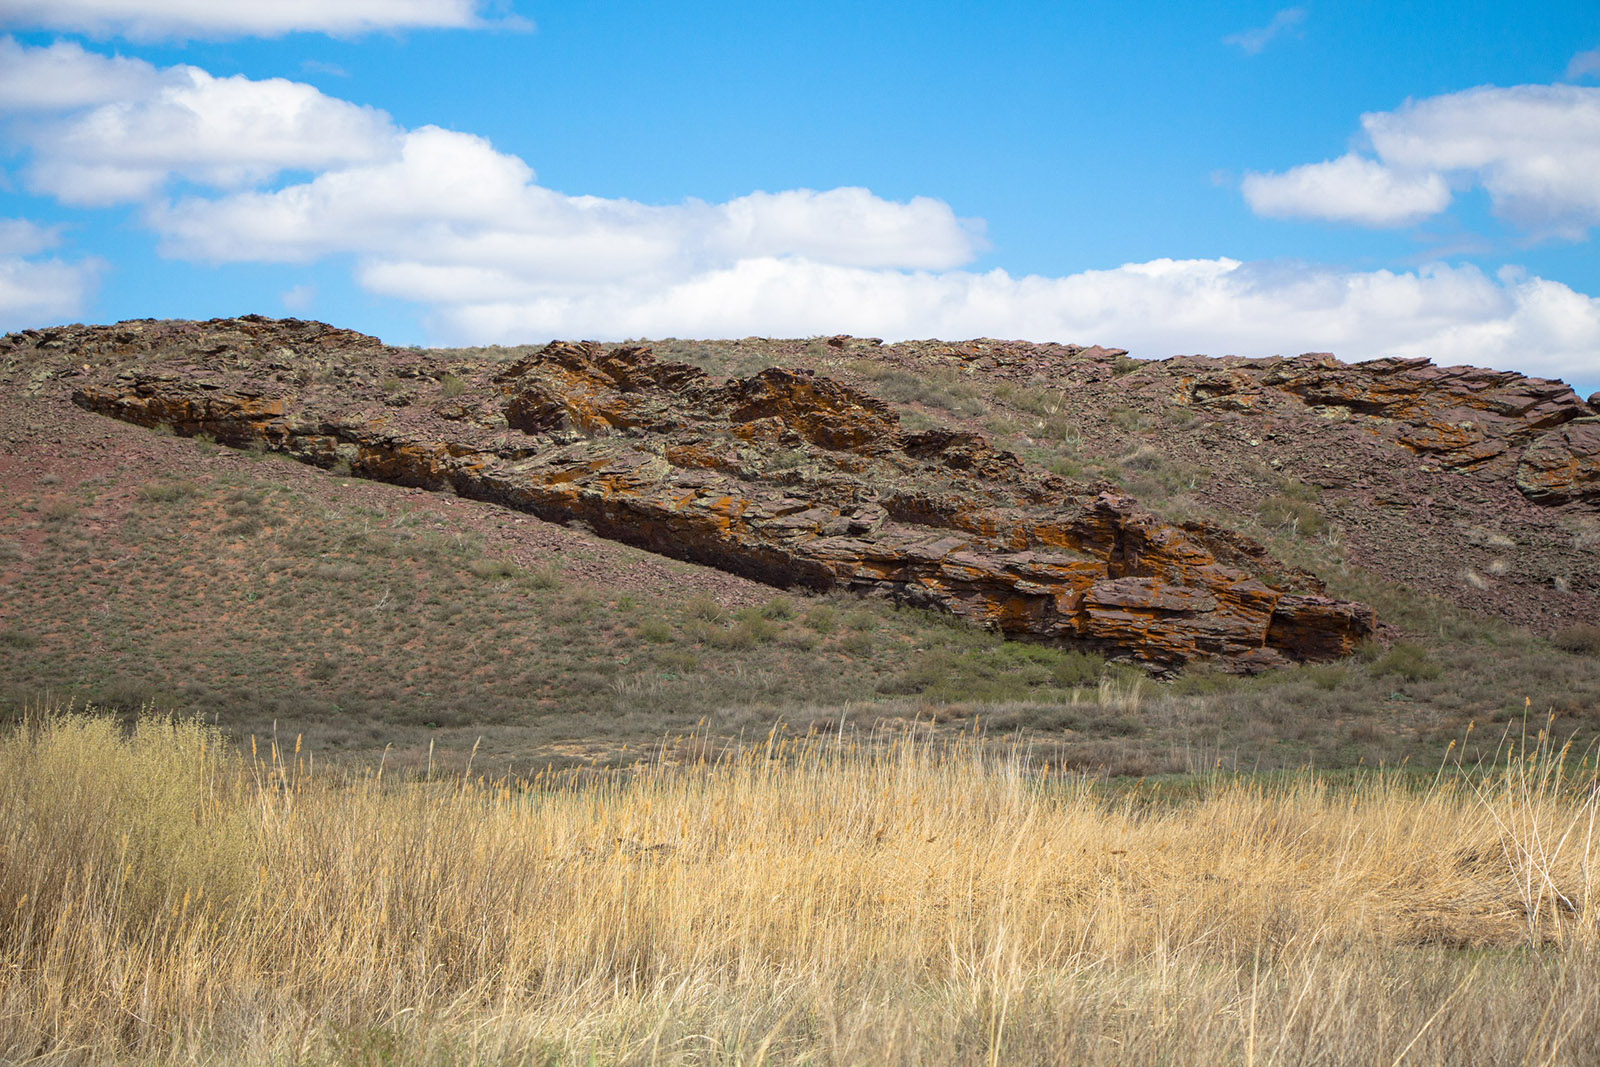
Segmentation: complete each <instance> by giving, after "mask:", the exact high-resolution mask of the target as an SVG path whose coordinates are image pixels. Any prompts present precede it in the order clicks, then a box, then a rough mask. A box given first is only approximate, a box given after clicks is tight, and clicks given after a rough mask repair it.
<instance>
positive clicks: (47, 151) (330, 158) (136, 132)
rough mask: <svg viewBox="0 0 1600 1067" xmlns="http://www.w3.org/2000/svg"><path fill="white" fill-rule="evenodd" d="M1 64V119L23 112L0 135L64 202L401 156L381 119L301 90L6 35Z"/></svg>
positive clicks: (34, 186)
mask: <svg viewBox="0 0 1600 1067" xmlns="http://www.w3.org/2000/svg"><path fill="white" fill-rule="evenodd" d="M0 61H6V65H4V66H0V71H4V73H0V113H4V112H11V113H13V114H22V115H23V117H20V118H16V119H13V121H12V122H11V123H10V124H9V126H8V127H7V132H8V134H9V136H10V137H11V139H12V140H13V141H15V142H18V143H20V144H21V145H23V146H24V147H25V148H27V149H28V150H29V152H30V154H31V158H30V161H29V163H28V164H27V166H26V167H25V168H24V179H25V181H26V182H27V184H28V187H29V188H30V189H31V190H33V191H35V192H41V193H48V194H50V195H52V196H54V197H56V198H57V199H59V200H61V201H63V202H66V203H71V204H90V205H101V204H111V203H119V202H130V201H139V200H145V199H148V198H150V197H151V196H153V195H154V194H155V193H156V192H158V191H159V190H160V189H161V187H162V186H163V185H165V184H166V183H167V182H168V181H169V180H170V179H172V178H182V179H186V180H189V181H193V182H201V183H205V184H208V185H213V186H217V187H222V188H237V187H240V186H244V185H250V184H254V183H259V182H262V181H265V180H267V179H270V178H272V177H273V176H274V175H276V174H278V173H280V172H282V171H285V170H324V169H327V168H329V167H335V166H341V165H345V164H349V163H354V162H364V161H368V160H373V159H377V158H380V157H383V156H386V155H392V154H394V153H395V152H397V151H398V149H399V144H400V132H399V130H397V129H396V128H395V127H394V125H393V124H392V123H391V122H390V120H389V117H388V116H387V115H385V114H384V113H383V112H381V111H378V110H376V109H374V108H370V107H362V106H359V105H356V104H352V103H349V102H347V101H344V100H339V99H336V98H334V97H330V96H325V95H324V94H322V93H321V92H319V91H318V90H317V89H315V88H313V87H312V86H310V85H306V84H304V83H302V82H292V81H287V80H285V79H282V78H269V79H266V80H261V81H256V80H252V79H249V78H245V77H243V76H234V77H229V78H217V77H213V76H212V75H211V74H209V73H207V72H206V71H204V70H201V69H199V68H198V67H190V66H179V67H171V68H168V69H166V70H157V69H156V68H154V67H152V66H150V65H149V64H146V63H142V62H140V61H137V60H122V59H111V58H107V57H104V56H98V55H95V54H93V53H86V52H84V51H82V50H81V49H79V48H78V47H77V46H76V45H62V44H57V45H52V46H50V47H47V48H26V47H22V46H19V45H18V44H17V43H16V42H15V41H13V40H11V39H9V38H8V39H3V40H0Z"/></svg>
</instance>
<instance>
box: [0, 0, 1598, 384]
mask: <svg viewBox="0 0 1600 1067" xmlns="http://www.w3.org/2000/svg"><path fill="white" fill-rule="evenodd" d="M0 34H5V35H6V36H4V37H0V145H3V150H4V155H0V328H6V329H14V328H20V327H23V326H33V325H42V324H47V323H50V322H57V321H65V320H72V319H81V320H85V321H113V320H116V319H120V318H129V317H138V316H162V317H166V316H181V317H209V316H212V315H230V314H240V313H244V312H248V311H257V312H262V313H265V314H271V315H286V314H292V315H299V316H302V317H313V318H320V319H324V320H327V321H330V322H334V323H336V324H339V325H344V326H350V327H353V328H356V329H361V330H366V331H368V332H372V333H376V334H378V335H379V336H381V337H383V338H384V339H385V340H388V341H391V342H393V343H402V344H403V343H488V342H503V343H511V342H528V341H540V340H545V339H548V338H550V337H553V336H569V337H570V336H584V337H630V336H666V335H677V336H743V335H746V334H762V335H770V336H793V335H801V336H805V335H813V334H822V333H836V332H852V333H858V334H870V335H877V336H884V337H889V338H899V337H923V336H942V337H952V338H953V337H966V336H976V335H989V336H1007V337H1025V338H1029V339H1033V340H1057V341H1068V342H1078V343H1084V344H1089V343H1100V344H1106V345H1117V346H1121V347H1126V348H1129V349H1131V350H1133V351H1134V353H1135V354H1136V355H1140V356H1156V357H1159V356H1166V355H1171V354H1174V353H1178V352H1209V353H1212V354H1223V353H1229V352H1233V353H1239V354H1244V355H1268V354H1272V353H1283V354H1294V353H1297V352H1301V351H1315V350H1331V351H1334V352H1335V353H1336V354H1339V355H1341V356H1343V357H1345V358H1349V359H1361V358H1371V357H1374V356H1380V355H1387V354H1414V355H1426V356H1429V357H1431V358H1433V359H1434V360H1435V361H1436V362H1439V363H1444V364H1450V363H1478V364H1484V365H1490V366H1499V367H1504V368H1506V369H1516V370H1521V371H1524V372H1526V373H1533V374H1542V375H1546V376H1553V377H1563V378H1565V379H1566V380H1568V381H1569V382H1572V383H1573V384H1575V385H1576V386H1577V387H1578V388H1579V389H1580V392H1583V393H1585V394H1586V393H1587V392H1589V391H1593V390H1596V389H1600V300H1597V299H1596V298H1595V297H1596V295H1597V294H1600V255H1597V251H1596V248H1595V245H1594V234H1595V231H1596V228H1597V227H1600V179H1597V178H1595V175H1596V174H1600V9H1596V7H1595V6H1594V4H1593V3H1592V0H1590V2H1587V3H1578V2H1574V3H1544V4H1541V5H1538V6H1537V13H1536V14H1530V13H1529V11H1528V9H1527V8H1526V7H1522V6H1519V5H1512V4H1489V3H1460V2H1458V3H1451V4H1442V3H1441V4H1410V5H1405V6H1404V7H1403V8H1401V7H1399V6H1398V5H1390V4H1357V3H1350V4H1340V5H1328V4H1322V5H1319V4H1314V3H1308V4H1302V5H1296V6H1283V5H1279V4H1271V3H1268V4H1214V5H1165V4H1163V5H1156V4H1148V3H1129V2H1123V3H1082V4H1061V3H1055V4H1044V3H1000V4H991V5H986V6H984V7H982V8H981V9H980V8H979V7H977V6H976V5H971V4H947V3H924V4H917V5H907V4H872V3H859V2H858V3H849V4H845V3H839V4H831V3H817V4H806V5H745V4H716V3H701V4H685V5H678V6H676V7H673V8H671V9H663V8H662V7H660V6H658V5H645V4H639V3H622V2H617V3H606V2H596V3H587V4H582V5H578V4H540V3H537V2H533V0H514V2H512V3H509V4H506V3H500V4H494V3H480V2H476V0H232V2H230V3H229V4H226V5H218V4H213V3H207V2H203V0H143V2H136V0H0Z"/></svg>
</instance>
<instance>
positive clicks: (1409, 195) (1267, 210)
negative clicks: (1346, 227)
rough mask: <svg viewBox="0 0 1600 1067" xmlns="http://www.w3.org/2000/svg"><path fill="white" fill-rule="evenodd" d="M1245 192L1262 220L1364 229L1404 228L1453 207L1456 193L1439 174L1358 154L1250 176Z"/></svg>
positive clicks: (1248, 200)
mask: <svg viewBox="0 0 1600 1067" xmlns="http://www.w3.org/2000/svg"><path fill="white" fill-rule="evenodd" d="M1242 189H1243V192H1244V198H1245V200H1246V201H1247V202H1248V203H1249V204H1250V209H1251V210H1252V211H1254V212H1255V213H1256V214H1258V215H1268V216H1271V217H1274V218H1295V217H1300V218H1320V219H1329V220H1332V221H1336V222H1358V223H1361V224H1362V225H1364V226H1404V225H1406V224H1408V223H1412V222H1417V221H1418V220H1420V219H1424V218H1427V217H1428V216H1429V215H1435V214H1438V213H1439V212H1441V211H1443V210H1444V209H1445V208H1446V207H1447V206H1448V205H1449V203H1450V187H1449V185H1447V184H1446V183H1445V180H1444V179H1443V178H1442V177H1440V176H1439V175H1438V174H1434V173H1430V172H1427V171H1424V172H1422V173H1406V172H1403V171H1396V170H1392V169H1390V168H1389V167H1386V166H1384V165H1383V164H1381V163H1376V162H1374V161H1373V160H1370V159H1364V158H1362V157H1361V156H1358V155H1353V154H1348V155H1343V156H1340V157H1339V158H1338V159H1333V160H1329V161H1328V162H1326V163H1307V164H1304V165H1303V166H1299V167H1295V168H1293V169H1292V170H1289V171H1287V172H1285V173H1283V174H1247V175H1245V179H1244V182H1243V185H1242Z"/></svg>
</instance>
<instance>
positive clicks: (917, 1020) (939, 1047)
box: [0, 714, 1600, 1065]
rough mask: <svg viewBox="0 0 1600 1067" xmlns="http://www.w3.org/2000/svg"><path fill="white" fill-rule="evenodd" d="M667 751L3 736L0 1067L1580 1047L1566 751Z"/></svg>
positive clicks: (69, 724) (1590, 1020)
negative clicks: (349, 761)
mask: <svg viewBox="0 0 1600 1067" xmlns="http://www.w3.org/2000/svg"><path fill="white" fill-rule="evenodd" d="M687 740H688V741H689V742H690V743H689V744H688V745H687V746H684V745H679V746H667V745H662V746H660V747H659V748H658V749H657V750H656V752H655V753H654V754H653V757H652V758H646V759H642V760H641V761H639V762H638V763H636V764H634V765H633V766H630V767H624V768H618V769H611V770H594V769H588V770H569V771H554V770H552V771H546V772H544V773H542V774H540V775H539V776H537V777H535V778H534V779H532V780H516V779H500V778H496V777H495V776H493V775H484V774H480V773H479V772H477V771H474V770H470V769H463V770H461V771H460V772H452V773H439V772H437V771H436V772H435V773H433V774H431V775H430V774H427V773H426V770H424V771H423V772H422V773H413V774H406V773H397V772H396V771H395V770H394V768H392V767H386V766H383V765H379V766H375V767H371V768H368V769H367V770H366V771H364V772H356V771H352V770H349V769H328V768H326V767H325V766H324V764H323V762H322V761H318V760H314V759H313V758H312V754H311V753H310V752H309V751H307V750H305V749H303V748H302V747H301V745H300V744H299V743H298V742H297V741H296V740H294V739H291V738H286V737H283V736H281V735H280V737H279V738H278V740H277V742H276V743H274V742H270V741H265V740H259V739H258V740H257V741H256V742H255V743H254V744H251V745H248V746H246V747H244V748H242V749H241V748H239V747H237V746H235V745H234V744H232V743H230V742H228V741H227V740H226V739H225V738H224V737H223V736H222V735H221V734H220V733H219V732H217V731H216V730H215V729H214V728H212V727H207V726H205V725H202V724H200V723H198V722H196V721H195V720H193V719H188V720H174V719H167V718H159V717H152V716H146V717H144V718H142V719H141V720H140V721H139V722H138V723H137V724H136V725H135V726H134V727H133V728H132V729H131V730H130V729H125V728H124V727H122V726H120V725H119V724H118V723H117V722H116V721H114V720H113V719H112V718H110V717H106V716H91V715H84V714H66V715H62V714H55V715H47V716H40V717H35V718H33V719H31V720H30V721H27V722H24V723H22V724H19V725H16V726H14V727H13V728H12V729H10V731H9V732H8V733H7V734H6V735H5V736H4V737H3V739H0V782H4V783H5V787H4V788H3V789H0V1060H4V1061H6V1062H20V1063H74V1064H75V1063H83V1064H96V1063H107V1064H110V1063H134V1062H138V1063H214V1062H229V1063H248V1064H268V1063H272V1064H301V1063H304V1064H322V1063H327V1064H332V1063H364V1064H467V1063H526V1064H567V1063H571V1064H611V1063H627V1064H631V1063H638V1064H649V1063H663V1064H756V1063H808V1064H819V1065H820V1064H855V1063H950V1064H964V1063H973V1064H980V1063H981V1064H993V1063H1151V1064H1155V1063H1241V1064H1267V1063H1285V1064H1324V1063H1326V1064H1333V1063H1361V1064H1373V1063H1381V1064H1433V1063H1437V1064H1460V1063H1475V1064H1481V1063H1542V1064H1545V1063H1547V1064H1566V1063H1570V1064H1592V1063H1594V1062H1596V1061H1597V1060H1600V919H1597V916H1600V911H1597V909H1596V904H1597V903H1600V901H1597V900H1596V897H1597V895H1600V849H1597V842H1596V841H1595V829H1596V826H1595V823H1596V816H1597V804H1600V801H1597V779H1596V772H1595V766H1594V764H1593V762H1592V760H1586V759H1583V758H1579V757H1578V756H1575V755H1573V754H1571V753H1567V752H1564V751H1561V750H1559V749H1556V748H1555V747H1554V746H1553V745H1552V744H1551V742H1550V740H1549V735H1548V733H1544V732H1535V733H1534V734H1533V735H1532V736H1529V737H1523V736H1521V732H1520V729H1519V730H1518V735H1517V736H1515V737H1512V738H1509V739H1507V740H1505V741H1504V742H1502V743H1501V744H1500V750H1499V755H1498V756H1497V757H1495V758H1494V759H1492V760H1490V761H1487V762H1486V763H1485V764H1483V765H1481V766H1477V767H1473V766H1460V765H1458V764H1457V763H1456V757H1455V753H1457V752H1459V747H1455V748H1452V749H1451V751H1450V753H1449V754H1448V755H1447V758H1446V762H1445V763H1444V764H1442V765H1440V767H1439V769H1438V771H1437V773H1435V774H1424V773H1418V772H1415V771H1412V772H1411V773H1398V772H1376V771H1374V772H1369V773H1365V774H1361V775H1357V776H1354V777H1349V778H1346V779H1341V780H1339V781H1337V782H1336V781H1334V780H1332V779H1329V778H1321V779H1319V778H1316V777H1313V776H1310V775H1293V774H1291V775H1284V776H1275V777H1271V778H1262V777H1255V778H1252V777H1250V776H1239V775H1215V776H1207V777H1200V778H1194V779H1190V780H1188V781H1186V782H1184V783H1182V788H1181V789H1169V788H1168V786H1167V784H1165V783H1145V784H1144V785H1142V786H1140V787H1138V788H1129V789H1123V790H1118V791H1107V790H1105V789H1103V788H1100V787H1097V786H1096V785H1095V784H1094V782H1093V780H1092V779H1088V778H1085V777H1083V776H1079V775H1076V774H1072V773H1068V772H1064V771H1062V770H1061V769H1059V768H1058V767H1053V766H1051V765H1049V764H1048V763H1046V762H1044V761H1043V760H1041V759H1040V758H1039V754H1038V753H1037V752H1033V751H1030V750H1028V749H1027V747H1026V746H1022V745H1012V746H1006V745H996V744H994V743H985V742H984V741H983V740H982V739H978V738H972V737H959V736H958V737H950V736H948V735H936V734H931V733H918V732H915V731H912V732H901V733H897V734H894V735H888V734H885V735H882V736H877V737H873V736H871V735H867V736H859V735H855V734H853V733H850V732H846V733H844V734H839V733H830V734H826V735H824V734H820V733H813V734H811V735H809V736H798V737H795V736H787V735H783V734H781V733H779V732H777V731H774V733H773V734H772V735H771V736H770V738H768V739H765V740H762V739H755V740H754V741H752V742H751V743H749V744H747V745H745V746H744V747H742V748H741V749H739V750H738V751H736V752H730V753H727V754H725V755H723V756H720V757H716V758H710V759H705V758H696V757H695V756H694V752H695V746H694V744H693V741H694V739H693V738H689V739H687ZM1174 794H1176V795H1174Z"/></svg>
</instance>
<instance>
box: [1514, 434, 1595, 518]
mask: <svg viewBox="0 0 1600 1067" xmlns="http://www.w3.org/2000/svg"><path fill="white" fill-rule="evenodd" d="M1597 459H1600V418H1589V419H1576V420H1574V421H1572V422H1569V423H1567V424H1566V425H1565V426H1563V427H1561V428H1560V429H1558V430H1552V431H1551V432H1550V433H1547V434H1545V435H1544V436H1543V437H1541V438H1539V440H1537V441H1535V442H1534V443H1533V445H1532V447H1530V448H1529V449H1528V450H1527V451H1526V452H1524V453H1523V454H1522V462H1520V463H1519V464H1517V488H1518V489H1520V490H1522V494H1523V495H1524V496H1526V497H1527V498H1528V499H1529V500H1532V501H1535V502H1537V503H1549V504H1565V503H1568V502H1569V501H1574V500H1583V501H1590V502H1595V503H1600V462H1597Z"/></svg>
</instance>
